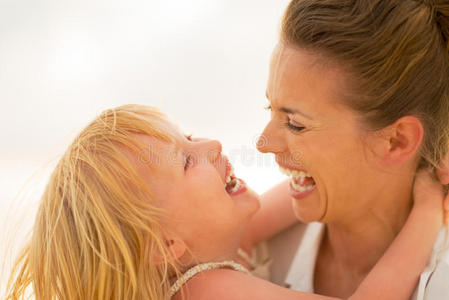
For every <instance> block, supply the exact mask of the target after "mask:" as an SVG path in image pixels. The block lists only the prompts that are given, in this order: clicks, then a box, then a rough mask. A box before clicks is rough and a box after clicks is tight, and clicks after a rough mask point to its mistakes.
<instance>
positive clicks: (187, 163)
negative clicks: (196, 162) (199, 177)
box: [184, 155, 192, 171]
mask: <svg viewBox="0 0 449 300" xmlns="http://www.w3.org/2000/svg"><path fill="white" fill-rule="evenodd" d="M191 165H192V155H187V156H186V159H185V163H184V171H186V170H187V169H188V168H189V167H190V166H191Z"/></svg>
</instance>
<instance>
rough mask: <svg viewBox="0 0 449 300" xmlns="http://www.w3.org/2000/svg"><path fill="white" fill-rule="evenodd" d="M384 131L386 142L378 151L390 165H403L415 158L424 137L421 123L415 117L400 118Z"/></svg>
mask: <svg viewBox="0 0 449 300" xmlns="http://www.w3.org/2000/svg"><path fill="white" fill-rule="evenodd" d="M382 131H383V133H382V136H383V138H384V142H383V143H382V145H381V147H382V149H378V151H379V150H380V151H381V156H382V157H383V159H384V161H386V162H389V163H401V162H404V161H407V160H409V159H411V158H412V157H413V156H415V154H416V153H417V151H418V150H419V146H420V145H421V142H422V139H423V135H424V129H423V127H422V124H421V122H420V121H419V119H418V118H416V117H413V116H404V117H402V118H399V119H398V120H396V122H394V123H393V124H391V125H390V126H388V127H387V128H385V129H383V130H382Z"/></svg>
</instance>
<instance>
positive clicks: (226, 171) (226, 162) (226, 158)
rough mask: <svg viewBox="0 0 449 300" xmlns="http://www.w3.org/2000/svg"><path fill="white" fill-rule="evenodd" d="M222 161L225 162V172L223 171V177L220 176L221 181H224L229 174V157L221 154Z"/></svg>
mask: <svg viewBox="0 0 449 300" xmlns="http://www.w3.org/2000/svg"><path fill="white" fill-rule="evenodd" d="M223 161H224V164H225V172H224V178H222V180H223V183H226V178H228V176H229V174H231V169H232V166H231V163H230V162H229V159H228V157H227V156H226V155H223Z"/></svg>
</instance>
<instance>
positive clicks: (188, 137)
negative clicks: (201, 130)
mask: <svg viewBox="0 0 449 300" xmlns="http://www.w3.org/2000/svg"><path fill="white" fill-rule="evenodd" d="M185 137H186V139H187V140H189V141H193V140H192V134H187V135H185Z"/></svg>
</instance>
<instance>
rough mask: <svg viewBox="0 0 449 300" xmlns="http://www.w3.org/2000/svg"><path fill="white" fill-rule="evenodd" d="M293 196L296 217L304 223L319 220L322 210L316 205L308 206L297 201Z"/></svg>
mask: <svg viewBox="0 0 449 300" xmlns="http://www.w3.org/2000/svg"><path fill="white" fill-rule="evenodd" d="M298 202H300V201H298V200H297V199H295V198H292V206H293V212H294V213H295V216H296V218H297V219H298V220H299V221H301V222H304V223H311V222H321V221H322V219H323V212H322V210H321V209H319V208H318V207H309V206H307V205H305V204H304V203H298Z"/></svg>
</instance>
